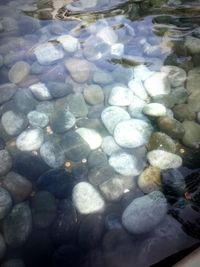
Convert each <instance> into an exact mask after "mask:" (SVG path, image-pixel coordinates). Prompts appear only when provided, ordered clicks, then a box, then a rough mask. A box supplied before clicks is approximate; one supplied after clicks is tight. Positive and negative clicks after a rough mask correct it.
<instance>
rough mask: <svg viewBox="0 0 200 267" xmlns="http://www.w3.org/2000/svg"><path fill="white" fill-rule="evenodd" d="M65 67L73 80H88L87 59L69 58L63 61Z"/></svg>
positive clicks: (89, 69)
mask: <svg viewBox="0 0 200 267" xmlns="http://www.w3.org/2000/svg"><path fill="white" fill-rule="evenodd" d="M77 66H78V69H77ZM65 67H66V69H67V70H68V71H69V73H70V75H71V76H72V79H73V80H74V81H75V82H78V83H84V82H86V81H87V80H88V78H89V75H90V71H91V64H90V63H89V62H88V61H87V60H84V59H78V58H71V59H68V60H66V61H65Z"/></svg>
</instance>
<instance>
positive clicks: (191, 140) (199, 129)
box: [182, 121, 200, 148]
mask: <svg viewBox="0 0 200 267" xmlns="http://www.w3.org/2000/svg"><path fill="white" fill-rule="evenodd" d="M183 127H184V130H185V134H184V136H183V138H182V142H183V144H184V145H186V146H188V147H191V148H199V146H200V125H199V124H198V123H196V122H194V121H184V122H183Z"/></svg>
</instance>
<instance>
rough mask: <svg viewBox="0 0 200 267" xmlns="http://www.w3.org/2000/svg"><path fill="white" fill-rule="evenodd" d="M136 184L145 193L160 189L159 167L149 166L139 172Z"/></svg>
mask: <svg viewBox="0 0 200 267" xmlns="http://www.w3.org/2000/svg"><path fill="white" fill-rule="evenodd" d="M137 184H138V187H139V188H140V189H141V190H142V192H144V193H145V194H148V193H151V192H153V191H159V190H161V189H162V186H161V175H160V169H159V168H157V167H152V166H149V167H148V168H146V169H145V170H144V171H143V172H142V173H141V174H140V176H139V178H138V181H137Z"/></svg>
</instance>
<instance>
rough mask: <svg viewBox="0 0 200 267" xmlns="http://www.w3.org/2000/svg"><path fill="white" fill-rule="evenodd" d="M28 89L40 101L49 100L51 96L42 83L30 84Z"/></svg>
mask: <svg viewBox="0 0 200 267" xmlns="http://www.w3.org/2000/svg"><path fill="white" fill-rule="evenodd" d="M30 90H31V92H32V93H33V95H34V96H35V97H36V99H38V100H40V101H44V100H50V99H51V98H52V96H51V94H50V92H49V90H48V88H47V87H46V85H45V84H44V83H36V84H33V85H31V86H30Z"/></svg>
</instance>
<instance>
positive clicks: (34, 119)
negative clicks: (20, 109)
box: [27, 110, 49, 128]
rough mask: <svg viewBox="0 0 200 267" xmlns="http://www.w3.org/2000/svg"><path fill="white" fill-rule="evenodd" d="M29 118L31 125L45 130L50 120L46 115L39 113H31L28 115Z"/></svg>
mask: <svg viewBox="0 0 200 267" xmlns="http://www.w3.org/2000/svg"><path fill="white" fill-rule="evenodd" d="M27 118H28V120H29V123H30V125H31V126H33V127H41V128H44V127H46V126H47V125H48V123H49V118H48V116H47V115H46V114H45V113H42V112H39V111H36V110H34V111H31V112H29V113H28V114H27Z"/></svg>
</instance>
